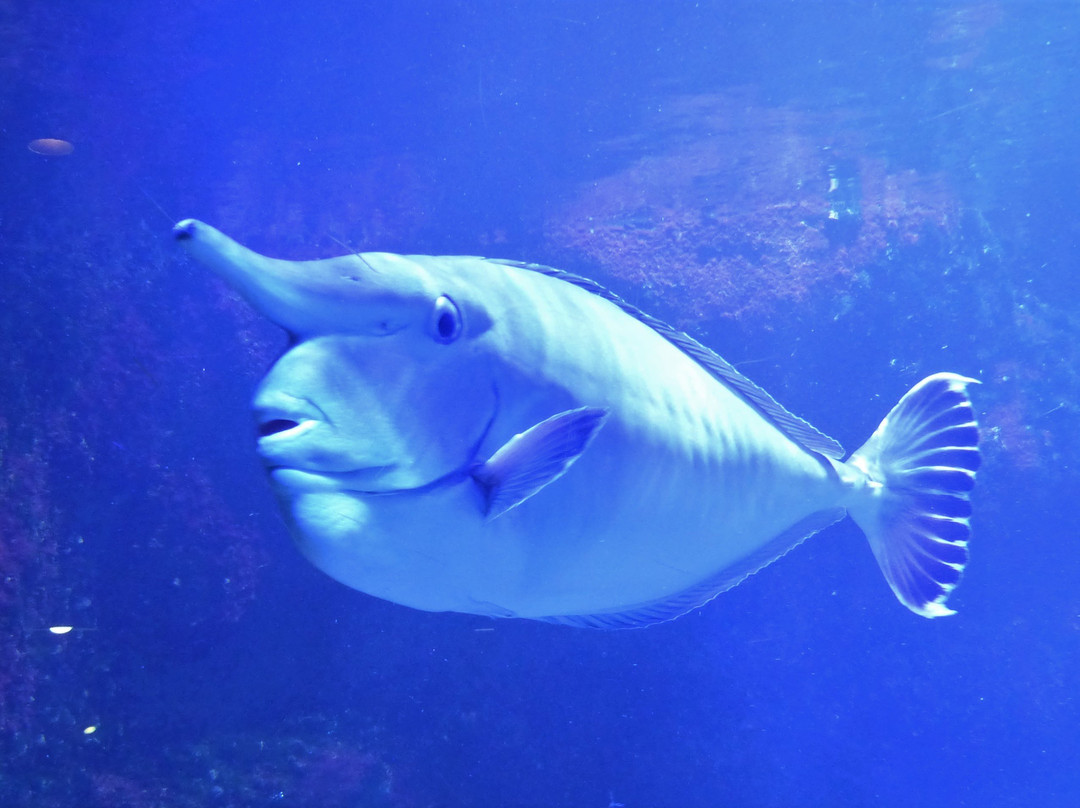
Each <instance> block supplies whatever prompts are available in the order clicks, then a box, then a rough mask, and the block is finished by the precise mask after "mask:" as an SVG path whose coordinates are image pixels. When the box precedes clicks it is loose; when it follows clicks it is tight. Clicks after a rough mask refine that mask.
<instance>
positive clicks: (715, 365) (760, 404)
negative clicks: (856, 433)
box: [487, 258, 844, 460]
mask: <svg viewBox="0 0 1080 808" xmlns="http://www.w3.org/2000/svg"><path fill="white" fill-rule="evenodd" d="M487 260H488V261H490V262H491V263H493V264H502V265H503V266H508V267H516V268H518V269H527V270H530V271H532V272H539V273H540V274H541V275H548V276H549V277H552V278H558V279H559V280H562V281H566V282H567V283H572V284H573V285H574V286H578V287H580V288H582V289H585V290H586V291H588V292H591V293H592V294H594V295H597V296H599V297H602V298H604V300H607V301H609V302H611V303H612V304H614V305H615V306H618V307H619V308H620V309H622V310H623V311H624V312H626V313H627V314H629V315H630V316H631V317H633V318H634V319H636V320H639V321H640V322H642V323H644V324H645V325H647V326H649V328H651V329H652V330H653V331H655V332H656V333H657V334H659V335H660V336H661V337H663V338H664V339H666V340H667V341H668V342H670V343H671V344H672V345H674V346H675V347H676V348H678V349H679V350H680V351H682V352H683V353H684V354H686V355H687V356H689V357H690V358H691V359H693V360H694V361H695V362H697V363H698V364H699V365H701V367H703V368H704V369H705V370H706V371H707V372H708V373H709V374H710V375H712V376H713V377H714V378H715V379H717V380H718V381H719V382H720V383H721V384H723V385H725V386H726V387H727V388H728V389H730V390H731V391H732V392H734V393H736V394H738V395H739V397H740V398H742V399H743V401H745V402H746V403H747V404H749V405H750V406H752V407H753V408H754V409H755V410H757V411H758V412H759V413H760V414H761V416H762V417H763V418H765V419H766V420H768V421H770V422H771V423H772V424H773V425H774V426H776V428H777V429H779V430H780V431H781V432H783V433H784V434H785V435H787V436H788V437H789V438H791V440H793V441H795V442H796V443H798V444H799V445H800V446H803V447H805V448H807V449H809V450H810V451H812V452H818V453H819V454H823V455H825V456H826V457H832V458H835V459H837V460H839V459H842V458H843V456H844V447H842V446H841V445H840V444H839V443H837V442H836V441H835V440H833V439H832V438H830V437H829V436H828V435H826V434H824V433H822V432H819V431H818V430H816V429H815V428H814V427H812V426H811V425H810V424H808V423H807V422H806V421H804V420H803V419H802V418H800V417H799V416H797V415H793V414H792V413H790V412H788V411H787V410H786V409H784V408H783V407H782V406H781V405H780V404H779V403H777V401H776V399H774V398H773V397H772V396H771V395H769V394H768V393H766V392H765V391H764V390H763V389H761V388H760V387H758V386H757V385H756V384H754V382H752V381H750V380H749V379H748V378H746V377H745V376H743V375H742V374H741V373H740V372H739V371H737V370H736V369H735V368H734V366H733V365H732V364H731V363H730V362H728V361H727V360H726V359H724V358H723V357H721V356H719V355H718V354H717V353H716V352H715V351H712V350H710V349H709V348H706V347H705V346H704V345H702V344H701V343H700V342H698V341H697V340H696V339H694V338H693V337H691V336H690V335H688V334H684V333H683V332H682V331H679V330H677V329H675V328H672V327H671V326H670V325H668V324H667V323H665V322H664V321H663V320H659V319H657V318H656V317H653V316H652V315H651V314H646V313H645V312H643V311H642V310H641V309H639V308H638V307H637V306H634V305H632V304H630V303H627V302H626V301H625V300H623V299H622V298H621V297H619V296H618V295H617V294H615V293H614V292H612V291H611V290H609V289H607V288H605V287H603V286H601V285H600V284H598V283H596V282H595V281H591V280H589V279H588V278H583V277H581V276H580V275H575V274H573V273H572V272H565V271H563V270H561V269H555V268H554V267H548V266H544V265H543V264H529V263H525V262H523V261H508V260H503V259H498V258H489V259H487Z"/></svg>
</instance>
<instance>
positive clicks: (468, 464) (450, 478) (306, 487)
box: [260, 387, 499, 497]
mask: <svg viewBox="0 0 1080 808" xmlns="http://www.w3.org/2000/svg"><path fill="white" fill-rule="evenodd" d="M493 389H494V392H495V406H494V407H493V408H492V411H491V417H490V418H488V422H487V424H485V425H484V429H483V431H482V432H481V434H480V437H479V438H478V439H477V441H476V443H474V444H473V446H472V450H471V451H470V452H469V454H468V456H467V458H466V460H465V462H464V463H462V464H461V465H459V466H458V467H457V468H454V469H451V470H450V471H449V472H447V473H446V474H443V475H442V476H440V477H436V478H435V479H434V480H431V481H429V482H426V483H423V484H421V485H418V486H414V487H412V488H383V489H370V488H365V487H357V488H353V487H350V486H349V485H347V483H348V481H349V478H350V477H353V478H356V477H362V476H363V475H365V474H366V475H374V474H377V473H383V472H386V471H387V470H390V469H393V468H395V466H396V464H393V463H391V464H382V465H378V466H361V467H358V468H355V469H352V470H350V471H319V470H317V469H305V468H300V467H298V466H286V465H284V464H267V466H266V471H267V473H268V474H269V475H270V479H271V480H272V481H273V483H274V486H275V487H277V488H279V489H280V490H281V492H282V493H284V492H286V491H291V492H298V491H317V490H323V491H327V490H331V491H337V492H339V493H342V494H349V495H351V496H363V497H379V496H390V495H395V494H423V493H426V492H428V491H432V490H434V489H436V488H442V487H444V486H448V485H455V484H457V483H459V482H462V481H464V480H466V479H468V478H469V477H471V476H472V473H473V470H474V469H476V467H477V466H478V465H480V461H479V459H478V458H479V457H480V450H481V448H482V447H483V446H484V443H485V442H486V441H487V438H488V435H490V434H491V430H492V427H494V425H495V419H496V418H497V417H498V414H499V390H498V388H497V387H494V388H493ZM313 406H314V405H313ZM269 437H273V436H272V435H271V436H269ZM262 440H265V438H262V439H260V442H261V441H262ZM283 478H284V479H283ZM297 482H301V483H304V484H303V485H300V486H298V485H297V484H296V483H297ZM309 483H314V484H309Z"/></svg>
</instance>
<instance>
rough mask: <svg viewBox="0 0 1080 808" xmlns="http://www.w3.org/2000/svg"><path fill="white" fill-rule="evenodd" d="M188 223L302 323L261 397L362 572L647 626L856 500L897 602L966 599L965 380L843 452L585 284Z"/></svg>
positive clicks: (930, 609) (399, 585) (546, 611)
mask: <svg viewBox="0 0 1080 808" xmlns="http://www.w3.org/2000/svg"><path fill="white" fill-rule="evenodd" d="M175 234H176V237H177V238H178V239H179V240H181V241H182V242H183V243H184V244H185V245H186V246H187V248H188V249H189V250H190V251H191V253H192V254H193V255H194V256H195V257H196V258H198V259H200V260H202V261H203V262H205V263H207V264H208V265H210V266H211V267H212V268H213V269H215V270H216V271H217V272H218V273H219V274H221V275H222V277H224V278H225V279H226V280H227V281H229V282H230V283H232V284H233V285H234V286H235V287H236V288H237V289H238V290H239V291H240V292H241V293H242V294H243V295H244V296H245V297H246V298H247V299H248V300H249V301H250V302H251V303H252V304H253V305H254V306H255V307H256V308H257V309H258V310H259V311H260V312H262V313H263V314H264V315H266V316H267V317H269V318H270V319H271V320H272V321H274V322H276V323H277V324H278V325H280V326H282V327H283V328H285V329H286V331H288V332H289V333H290V335H291V344H290V347H289V348H288V349H287V350H286V352H285V353H284V354H283V355H282V357H281V358H280V359H279V360H278V361H277V363H276V364H275V365H274V366H273V367H272V368H271V370H270V371H269V373H268V374H267V376H266V378H265V379H264V380H263V382H262V383H261V384H260V386H259V389H258V391H257V392H256V395H255V399H254V404H253V407H254V411H255V414H256V420H257V423H258V425H259V434H260V437H259V440H258V451H259V453H260V455H261V456H262V458H263V461H264V463H265V464H266V466H267V468H268V471H269V474H270V478H271V480H272V483H273V486H274V488H275V490H276V492H277V494H278V496H279V499H280V501H281V503H282V507H283V512H284V513H285V515H286V518H287V521H288V522H289V523H290V525H291V528H292V531H293V534H294V536H295V538H296V541H297V544H298V546H299V547H300V549H301V551H302V552H303V553H304V554H305V555H306V556H307V557H308V558H309V559H310V560H311V561H312V562H313V563H314V564H315V565H316V566H318V567H319V568H320V569H322V570H324V571H325V572H327V573H328V574H329V575H331V576H332V577H334V578H336V579H338V580H339V581H341V582H343V583H345V584H347V585H348V586H351V587H353V588H355V589H359V590H361V591H364V592H367V593H368V594H371V595H374V596H377V597H380V598H384V599H387V600H390V601H394V602H396V603H401V604H404V605H407V606H412V607H414V608H418V609H425V610H430V611H457V612H465V613H471V614H481V615H490V616H503V617H524V618H534V619H543V620H548V621H554V622H563V623H569V624H574V625H587V626H598V627H622V626H637V625H646V624H649V623H652V622H657V621H660V620H667V619H671V618H673V617H676V616H678V615H679V614H682V613H685V612H686V611H688V610H690V609H693V608H695V607H697V606H700V605H702V604H703V603H705V602H707V601H708V600H710V599H711V598H712V597H714V596H715V595H716V594H718V593H719V592H721V591H724V590H725V589H728V588H730V587H731V586H734V585H735V584H737V583H739V582H740V581H741V580H743V579H744V578H745V577H746V576H747V575H749V574H750V573H752V572H754V571H756V570H758V569H760V568H761V567H763V566H765V565H766V564H768V563H770V562H771V561H773V560H775V559H776V558H778V557H779V556H781V555H783V554H784V553H785V552H787V551H788V550H789V549H791V548H792V547H794V546H795V545H797V544H798V543H800V542H801V541H802V540H803V539H805V538H806V537H807V536H809V535H811V534H812V533H814V532H816V531H817V530H820V529H822V528H823V527H825V526H827V525H829V524H831V523H833V522H835V521H837V520H839V519H841V518H843V517H844V515H845V514H846V513H849V512H850V513H851V514H852V515H853V516H854V517H855V518H856V521H857V522H858V523H859V524H860V526H862V527H863V529H864V531H865V532H867V534H868V537H869V538H870V541H871V546H872V548H873V549H874V552H875V555H876V556H877V557H878V561H879V563H880V564H881V566H882V569H883V571H884V572H885V575H886V578H887V580H888V581H889V583H890V584H891V585H892V587H893V589H894V591H895V592H896V594H897V596H898V597H899V598H900V600H901V601H902V602H903V603H904V604H905V605H907V606H908V607H909V608H911V609H912V610H913V611H916V612H917V613H920V614H924V615H926V616H937V615H939V614H947V613H949V610H948V609H947V608H946V607H945V606H944V605H943V604H944V601H945V598H946V597H947V596H948V593H949V592H950V591H951V589H952V588H953V587H954V586H955V584H956V582H957V581H958V580H959V577H960V572H961V570H962V568H963V565H964V563H965V562H966V558H967V551H966V544H967V535H968V517H969V515H970V508H969V506H968V492H969V491H970V488H971V485H972V483H973V480H974V472H975V469H976V468H977V466H978V451H977V447H976V441H977V430H976V429H975V426H974V418H973V414H972V409H971V405H970V402H969V400H968V397H967V393H966V388H967V385H968V384H969V382H970V381H971V380H969V379H965V378H964V377H961V376H957V375H955V374H937V375H935V376H932V377H929V378H928V379H927V380H924V381H923V382H922V383H920V385H917V386H916V387H915V388H914V389H913V390H912V391H911V392H910V393H909V394H908V395H907V396H905V398H904V399H903V400H902V401H901V403H900V404H899V405H897V407H896V408H894V411H893V412H892V413H890V416H889V418H887V419H886V421H885V422H883V426H882V427H881V428H879V430H878V432H877V433H875V436H874V437H872V438H871V440H870V441H869V442H868V444H867V445H866V446H865V447H864V448H863V449H861V450H860V451H859V452H856V453H855V455H853V457H852V458H850V459H849V460H848V462H843V461H842V460H841V457H842V455H843V452H842V449H841V448H840V446H839V444H837V443H836V442H835V441H833V440H832V439H831V438H828V437H827V436H825V435H822V434H821V433H819V432H818V431H816V430H815V429H814V428H813V427H811V426H810V425H809V424H807V423H806V422H804V421H802V420H801V419H799V418H797V417H795V416H793V415H791V414H790V413H788V412H787V411H786V410H784V409H783V408H782V407H780V405H779V404H777V403H776V402H775V401H774V400H773V399H772V398H771V397H770V396H769V395H768V394H767V393H765V392H764V391H763V390H761V389H760V388H758V387H757V386H756V385H754V384H753V383H752V382H750V381H749V380H748V379H746V378H745V377H744V376H742V375H741V374H740V373H738V372H737V371H736V370H735V369H734V368H733V367H732V366H731V365H730V364H728V363H727V362H725V361H724V360H723V359H721V358H720V357H719V356H717V355H716V354H714V353H712V352H711V351H709V350H708V349H707V348H705V347H703V346H701V345H700V344H698V343H697V342H695V341H694V340H692V339H691V338H689V337H687V336H686V335H684V334H681V333H679V332H677V331H675V330H673V329H671V328H669V327H668V326H666V325H665V324H663V323H661V322H659V321H658V320H655V319H654V318H651V317H649V316H648V315H646V314H644V313H642V312H640V311H638V310H637V309H636V308H634V307H633V306H630V305H628V304H626V303H625V302H623V301H621V300H620V299H619V298H617V297H616V296H614V295H613V294H611V293H610V292H607V291H606V290H604V289H602V288H601V287H599V286H597V285H596V284H593V283H591V282H589V281H586V280H584V279H581V278H578V277H577V276H573V275H569V274H567V273H562V272H559V271H557V270H552V269H549V268H546V267H538V266H534V265H525V264H517V263H513V262H504V261H493V260H488V259H482V258H475V257H463V256H399V255H392V254H388V253H364V254H356V255H349V256H342V257H339V258H334V259H327V260H323V261H310V262H290V261H280V260H276V259H270V258H266V257H264V256H261V255H258V254H256V253H254V252H252V251H250V250H247V249H246V248H244V247H242V246H240V245H239V244H237V243H236V242H234V241H232V240H231V239H229V238H228V237H226V236H224V235H223V234H222V233H220V232H219V231H217V230H215V229H214V228H212V227H210V226H208V225H205V224H203V223H201V222H196V221H194V220H185V221H183V222H181V223H179V224H178V225H177V226H176V228H175ZM890 419H891V423H892V426H891V427H889V426H888V424H889V423H890ZM939 461H940V462H939Z"/></svg>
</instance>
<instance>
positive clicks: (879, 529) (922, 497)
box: [848, 373, 979, 617]
mask: <svg viewBox="0 0 1080 808" xmlns="http://www.w3.org/2000/svg"><path fill="white" fill-rule="evenodd" d="M977 383H978V382H977V381H976V380H975V379H968V378H965V377H964V376H958V375H956V374H955V373H935V374H934V375H933V376H928V377H927V378H925V379H923V380H922V381H921V382H919V383H918V384H917V385H915V386H914V387H913V388H911V390H909V391H908V392H907V394H906V395H905V396H904V397H903V398H902V399H900V403H899V404H897V405H896V406H895V407H893V409H892V411H891V412H890V413H889V414H888V415H887V416H886V417H885V420H883V421H882V422H881V425H880V426H878V428H877V431H875V432H874V434H873V435H872V436H871V437H870V440H868V441H867V442H866V443H865V444H863V446H862V447H860V448H859V450H858V451H857V452H855V453H854V454H853V455H852V456H851V458H850V459H849V460H848V463H849V464H850V465H852V466H854V467H856V468H858V469H860V470H861V471H863V472H864V473H865V474H866V475H867V477H868V478H869V482H868V485H867V489H866V493H867V496H865V497H863V498H861V500H860V501H859V502H857V503H852V505H851V507H850V513H851V516H852V518H854V519H855V522H856V523H857V524H858V525H859V527H861V528H862V530H863V532H864V533H865V534H866V536H867V538H868V539H869V540H870V548H871V549H872V550H873V551H874V556H875V558H877V562H878V566H880V567H881V571H882V573H884V575H885V580H887V581H888V582H889V586H891V587H892V590H893V592H895V593H896V597H897V598H899V599H900V602H901V603H903V604H904V605H905V606H907V607H908V608H909V609H911V611H913V612H915V613H916V614H921V615H922V616H923V617H941V616H943V615H947V614H953V613H954V612H953V611H952V610H951V609H949V608H947V607H946V606H945V600H946V599H947V598H948V597H949V593H950V592H951V591H952V590H953V589H954V588H955V587H956V584H957V583H958V582H959V581H960V575H961V573H962V572H963V570H964V565H965V564H966V563H967V559H968V550H967V544H968V537H969V535H970V533H971V528H970V525H969V522H968V520H969V518H970V516H971V504H970V502H969V501H968V497H969V495H970V492H971V489H972V487H973V486H974V484H975V471H976V469H978V468H979V446H978V444H979V430H978V426H977V424H976V423H975V411H974V409H973V408H972V406H971V400H970V399H969V398H968V394H967V386H968V385H969V384H977Z"/></svg>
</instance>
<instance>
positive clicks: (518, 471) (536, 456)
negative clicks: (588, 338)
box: [472, 407, 607, 519]
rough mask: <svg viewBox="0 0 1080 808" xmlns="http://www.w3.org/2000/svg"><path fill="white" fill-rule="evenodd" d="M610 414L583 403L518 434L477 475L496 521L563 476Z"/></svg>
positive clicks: (490, 516) (489, 512) (488, 511)
mask: <svg viewBox="0 0 1080 808" xmlns="http://www.w3.org/2000/svg"><path fill="white" fill-rule="evenodd" d="M605 418H607V410H606V409H602V408H599V407H581V408H579V409H576V410H567V411H566V412H560V413H559V414H558V415H553V416H552V417H550V418H548V419H547V420H546V421H541V422H540V423H538V424H536V426H533V427H530V428H529V429H527V430H525V431H524V432H522V433H520V434H518V435H514V437H512V438H511V439H510V440H508V441H507V442H506V444H505V445H503V446H502V447H500V448H499V450H498V451H497V452H495V454H493V455H492V456H491V458H490V459H489V460H488V461H487V462H486V463H483V464H482V465H480V466H478V467H477V468H476V469H475V470H474V471H473V473H472V476H473V479H474V480H476V482H477V483H478V484H479V485H480V487H481V489H482V490H483V492H484V503H485V509H484V515H485V516H487V518H488V519H494V518H495V517H496V516H500V515H501V514H504V513H506V512H507V511H508V510H510V509H511V508H514V507H516V506H518V505H520V504H521V503H522V502H524V501H525V500H527V499H528V498H529V497H531V496H532V495H533V494H535V493H536V492H537V491H539V490H540V489H541V488H543V487H544V486H545V485H547V484H548V483H550V482H553V481H554V480H557V479H559V477H561V476H562V475H563V474H565V473H566V470H567V469H568V468H570V465H571V464H572V463H573V462H574V461H575V460H577V459H578V458H579V457H581V454H582V452H584V451H585V449H586V448H587V447H588V445H589V442H590V441H591V440H592V439H593V438H594V437H595V436H596V433H597V431H598V430H599V429H600V427H601V426H603V424H604V419H605Z"/></svg>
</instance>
